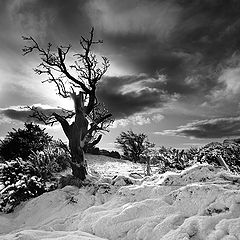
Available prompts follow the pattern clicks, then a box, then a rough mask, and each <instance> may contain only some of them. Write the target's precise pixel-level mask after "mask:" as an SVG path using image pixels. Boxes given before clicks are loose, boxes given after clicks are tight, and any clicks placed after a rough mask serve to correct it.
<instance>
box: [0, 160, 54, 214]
mask: <svg viewBox="0 0 240 240" xmlns="http://www.w3.org/2000/svg"><path fill="white" fill-rule="evenodd" d="M0 182H1V183H2V184H3V186H4V187H3V189H2V190H1V192H0V212H5V213H10V212H12V211H13V210H14V208H15V207H16V206H17V205H19V204H20V203H21V202H23V201H26V200H28V199H30V198H33V197H37V196H39V195H41V194H43V193H44V192H47V191H50V190H53V189H55V188H56V184H54V183H52V184H51V183H47V182H46V181H45V180H44V179H43V178H41V177H40V174H39V171H38V169H36V168H35V167H34V165H33V164H32V163H31V162H29V161H23V160H22V159H21V158H17V159H15V160H12V161H6V162H5V163H3V164H1V165H0Z"/></svg>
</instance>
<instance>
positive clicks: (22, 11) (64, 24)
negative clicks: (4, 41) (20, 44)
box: [2, 0, 91, 43]
mask: <svg viewBox="0 0 240 240" xmlns="http://www.w3.org/2000/svg"><path fill="white" fill-rule="evenodd" d="M86 2H87V1H86V0H69V1H59V0H52V1H41V0H35V1H29V0H22V1H16V0H15V1H9V2H6V5H7V9H8V16H9V18H10V20H11V21H12V22H13V23H15V24H16V25H17V27H18V28H19V32H20V33H22V34H24V35H32V36H33V37H34V38H37V39H40V40H42V41H55V42H57V43H59V41H62V42H65V41H67V42H71V43H72V42H76V41H78V39H79V37H80V34H85V33H86V32H87V31H89V29H90V27H91V25H90V22H89V19H88V16H87V13H86V9H85V5H86ZM2 20H3V22H4V19H2Z"/></svg>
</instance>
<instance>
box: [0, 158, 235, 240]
mask: <svg viewBox="0 0 240 240" xmlns="http://www.w3.org/2000/svg"><path fill="white" fill-rule="evenodd" d="M87 159H88V162H89V169H90V170H92V169H94V171H92V176H91V177H90V178H89V179H90V180H89V181H93V180H94V181H95V182H96V184H94V185H93V184H89V185H88V186H87V187H84V188H81V189H78V188H76V187H73V186H66V187H65V188H63V189H58V190H55V191H52V192H48V193H45V194H43V195H41V196H39V197H37V198H34V199H32V200H30V201H28V202H26V203H23V204H21V205H20V206H18V207H17V209H16V210H15V211H14V212H13V213H11V214H1V215H0V233H1V235H0V239H3V240H10V239H15V240H20V239H21V240H23V239H24V240H25V239H27V240H36V239H59V240H60V239H61V240H63V239H81V240H87V239H92V240H96V239H109V240H110V239H111V240H115V239H122V240H134V239H138V240H140V239H141V240H156V239H161V240H177V239H179V240H180V239H181V240H188V239H191V240H217V239H222V240H238V239H240V178H239V177H238V176H232V175H230V174H229V173H227V172H225V171H223V170H222V169H220V168H215V167H213V166H210V165H206V164H202V165H196V166H192V167H191V168H189V169H186V170H184V171H182V172H181V173H165V174H162V175H157V174H155V175H153V176H151V177H144V178H141V177H140V175H139V174H134V173H140V174H142V173H143V167H142V166H141V165H140V164H133V163H131V162H129V161H123V160H116V159H111V158H107V157H104V156H91V155H88V156H87Z"/></svg>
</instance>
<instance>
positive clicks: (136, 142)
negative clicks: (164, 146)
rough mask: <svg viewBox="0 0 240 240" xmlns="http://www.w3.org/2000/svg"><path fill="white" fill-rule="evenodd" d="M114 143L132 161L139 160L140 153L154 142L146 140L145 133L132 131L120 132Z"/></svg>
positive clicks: (152, 145)
mask: <svg viewBox="0 0 240 240" xmlns="http://www.w3.org/2000/svg"><path fill="white" fill-rule="evenodd" d="M116 143H117V144H118V145H119V147H120V148H121V149H122V150H123V154H124V156H125V157H126V158H127V159H129V160H132V161H133V162H139V161H140V160H141V154H142V153H143V152H145V151H146V150H147V149H149V148H152V147H154V146H155V144H153V143H150V142H149V141H148V140H147V135H145V134H143V133H140V134H136V133H134V132H133V131H131V130H130V131H127V132H122V133H121V134H120V136H119V137H117V139H116Z"/></svg>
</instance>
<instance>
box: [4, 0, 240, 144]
mask: <svg viewBox="0 0 240 240" xmlns="http://www.w3.org/2000/svg"><path fill="white" fill-rule="evenodd" d="M0 3H1V8H0V31H1V34H0V48H1V49H0V52H1V54H0V137H4V136H5V135H6V133H7V132H8V131H9V130H11V129H12V128H13V127H14V128H18V127H22V126H23V122H24V121H25V120H26V116H27V115H28V112H27V111H26V110H24V109H22V108H21V107H22V106H26V105H33V104H35V105H36V104H38V106H40V107H42V108H45V109H54V108H55V107H57V106H64V107H69V106H71V104H72V103H71V102H69V101H64V100H63V99H61V98H60V97H58V96H57V95H56V94H55V91H54V90H55V89H54V86H51V85H48V84H47V83H45V84H42V83H41V80H42V79H41V78H40V77H39V76H38V75H35V74H34V72H33V70H32V69H33V68H34V67H36V66H37V65H38V64H39V63H40V60H39V57H38V56H37V54H31V55H27V56H23V55H22V51H21V49H22V48H23V46H24V45H25V44H26V43H25V42H24V41H23V40H22V38H21V37H22V36H23V35H24V36H32V37H34V38H35V39H37V41H38V42H39V43H40V44H41V45H43V46H46V44H47V43H48V42H52V43H53V45H56V46H57V45H61V44H68V43H71V44H72V45H73V50H76V51H78V50H79V49H80V48H79V39H80V36H81V35H84V36H87V34H88V32H89V31H90V29H91V27H92V26H93V27H94V28H95V35H96V37H97V38H98V39H102V40H103V41H104V43H103V44H102V45H101V46H98V47H97V48H96V49H95V51H96V53H97V54H98V55H103V56H106V57H108V58H109V60H110V63H111V66H110V68H109V70H108V72H107V74H106V75H105V77H104V78H103V79H102V81H101V82H100V84H99V85H98V87H99V88H98V97H99V99H100V100H101V101H103V102H104V103H105V105H106V106H107V107H108V108H109V109H110V111H111V112H112V113H113V115H114V117H115V119H116V121H115V123H114V125H113V126H112V128H111V129H110V132H109V133H108V134H106V135H105V136H104V138H103V141H102V143H101V144H100V147H104V148H114V141H115V138H116V137H117V136H118V135H119V133H120V132H121V131H126V130H129V129H132V130H133V131H135V132H144V133H146V134H147V135H148V136H149V140H150V141H152V142H155V143H156V145H157V146H161V145H165V146H173V147H180V148H185V147H189V146H195V145H202V144H204V143H208V142H210V141H221V140H222V139H226V138H236V137H239V136H240V108H239V103H240V52H239V50H240V48H239V47H240V34H239V31H240V1H238V0H193V1H189V0H155V1H154V0H131V1H129V0H121V1H119V0H68V1H64V0H51V1H45V0H21V1H19V0H0ZM72 54H73V53H72ZM47 129H48V131H49V132H50V133H51V134H53V135H54V136H55V137H56V138H58V137H61V138H63V139H64V135H63V133H62V132H61V128H60V127H59V126H57V125H56V126H54V127H53V128H50V127H48V128H47Z"/></svg>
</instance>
